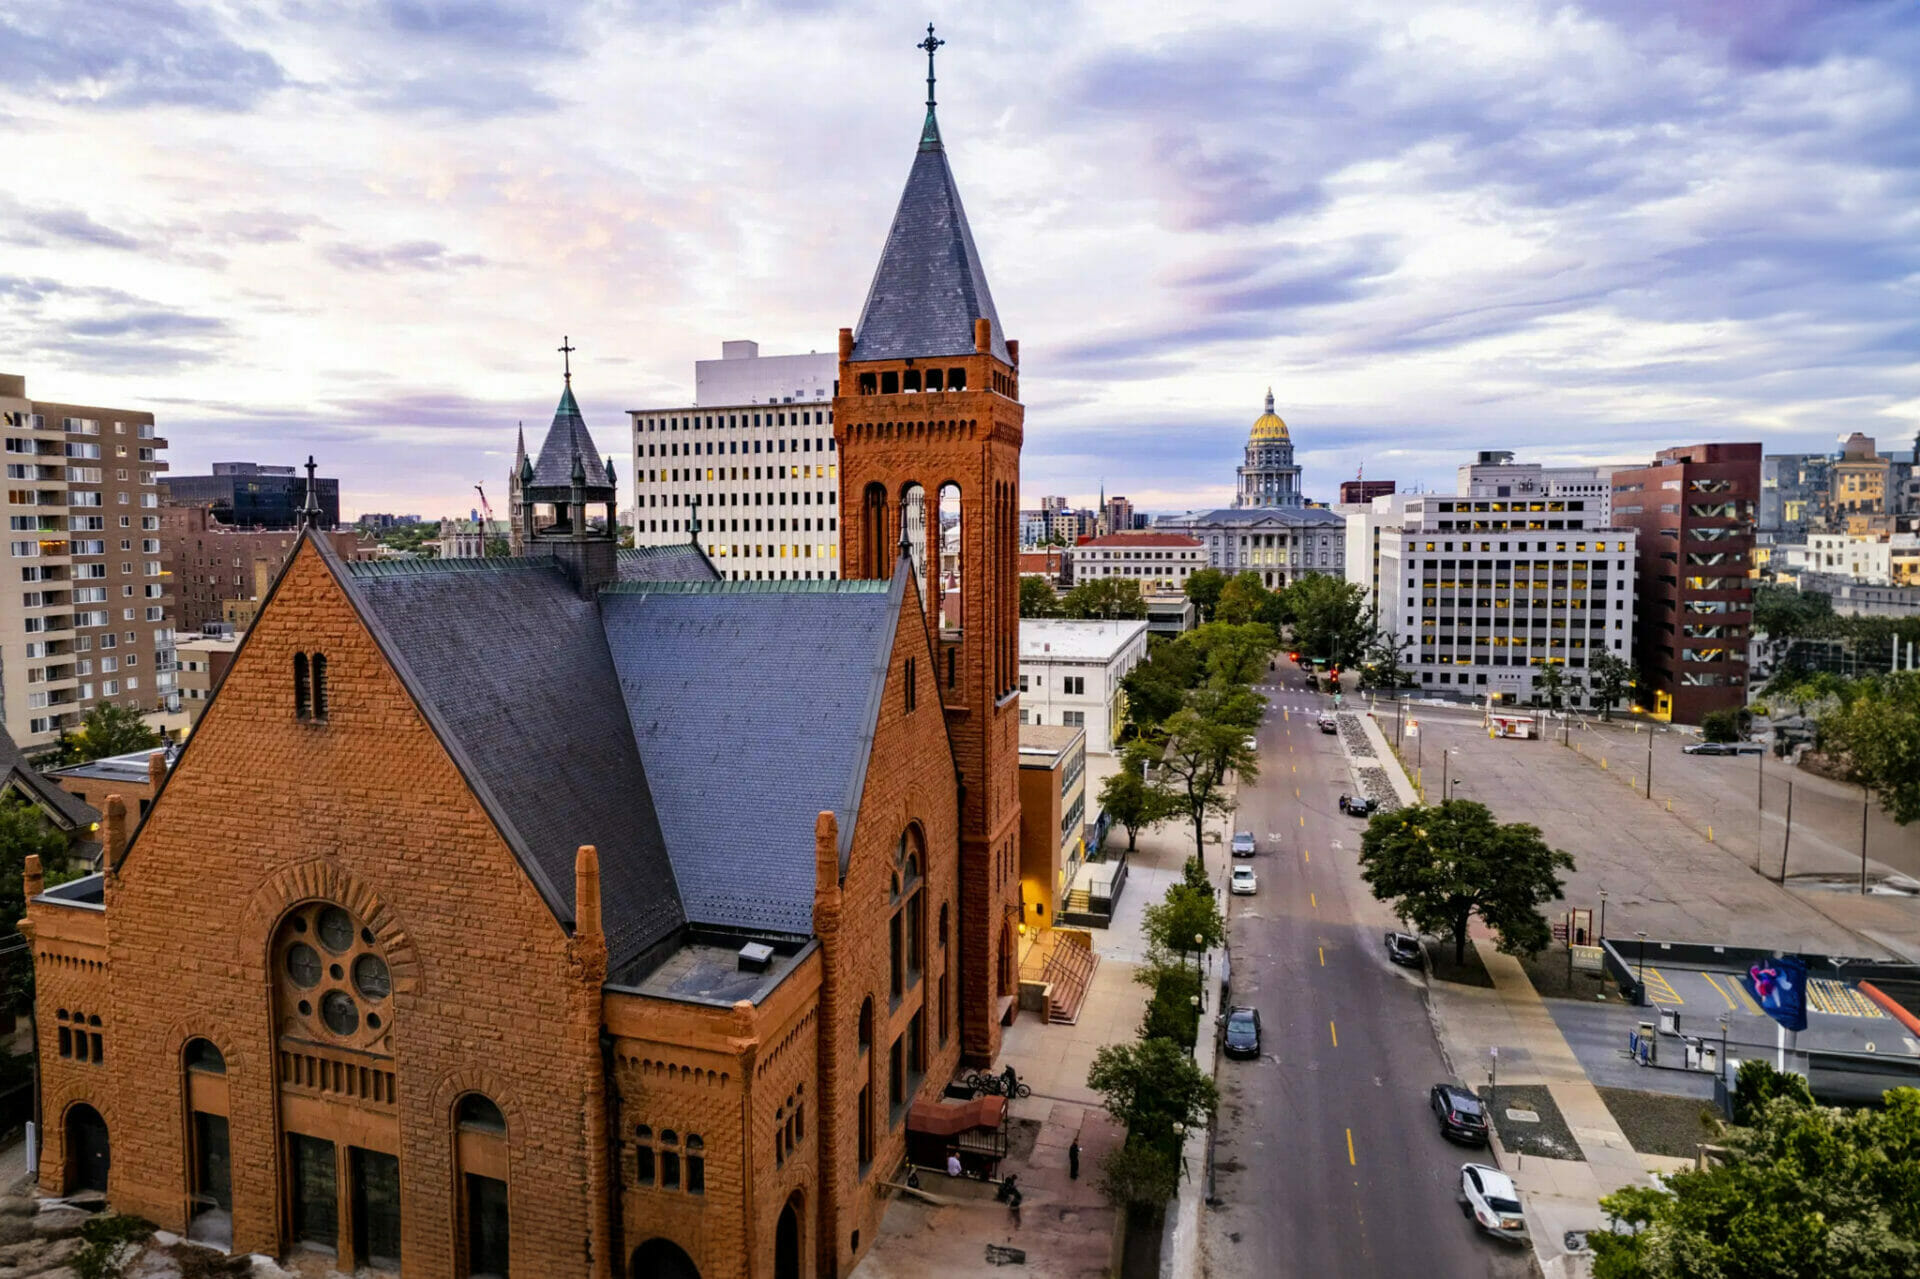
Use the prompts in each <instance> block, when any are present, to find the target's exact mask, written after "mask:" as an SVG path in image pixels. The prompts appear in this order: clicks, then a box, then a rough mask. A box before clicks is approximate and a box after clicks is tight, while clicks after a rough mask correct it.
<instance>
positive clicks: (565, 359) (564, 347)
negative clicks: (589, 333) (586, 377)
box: [556, 333, 580, 386]
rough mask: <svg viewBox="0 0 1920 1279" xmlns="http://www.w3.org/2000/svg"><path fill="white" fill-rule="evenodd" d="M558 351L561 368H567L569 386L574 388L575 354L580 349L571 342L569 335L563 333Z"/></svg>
mask: <svg viewBox="0 0 1920 1279" xmlns="http://www.w3.org/2000/svg"><path fill="white" fill-rule="evenodd" d="M556 349H557V350H558V351H559V352H560V362H561V366H562V367H563V368H565V369H566V372H567V385H568V386H572V385H573V353H574V352H575V351H578V350H579V349H580V348H579V347H577V346H574V345H573V344H572V342H571V340H570V339H569V338H568V337H567V335H566V334H564V333H562V334H561V335H560V345H559V347H558V348H556Z"/></svg>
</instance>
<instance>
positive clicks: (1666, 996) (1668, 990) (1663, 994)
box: [1647, 968, 1687, 1006]
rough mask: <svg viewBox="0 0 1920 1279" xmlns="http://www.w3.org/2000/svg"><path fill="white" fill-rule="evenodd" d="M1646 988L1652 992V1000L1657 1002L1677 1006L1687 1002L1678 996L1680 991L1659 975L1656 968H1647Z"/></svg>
mask: <svg viewBox="0 0 1920 1279" xmlns="http://www.w3.org/2000/svg"><path fill="white" fill-rule="evenodd" d="M1647 989H1648V990H1649V991H1651V992H1653V1002H1655V1003H1658V1004H1673V1005H1675V1006H1678V1005H1680V1004H1684V1003H1686V1002H1687V1001H1686V1000H1684V999H1682V998H1680V992H1679V991H1677V990H1675V989H1674V988H1673V983H1672V982H1670V981H1668V980H1667V979H1666V978H1665V977H1663V976H1661V975H1660V970H1659V969H1658V968H1649V969H1647Z"/></svg>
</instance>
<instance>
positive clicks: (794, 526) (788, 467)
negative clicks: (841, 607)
mask: <svg viewBox="0 0 1920 1279" xmlns="http://www.w3.org/2000/svg"><path fill="white" fill-rule="evenodd" d="M721 350H722V353H723V355H722V358H721V359H718V360H700V361H697V362H696V364H695V367H694V385H695V400H696V402H695V403H694V404H691V405H688V406H686V407H684V408H677V409H633V410H629V412H628V417H629V418H631V419H632V423H633V476H634V510H633V528H634V544H635V545H636V546H666V545H671V544H675V543H681V542H686V541H688V540H689V539H691V538H692V537H693V536H694V527H695V521H696V518H697V521H698V526H699V540H700V544H701V546H702V547H703V548H704V549H705V550H706V553H707V557H708V558H709V559H711V560H712V561H713V564H714V567H715V568H717V569H719V570H720V574H721V576H722V577H725V578H729V579H734V580H758V581H787V580H794V579H798V580H803V581H804V580H809V579H816V578H836V577H838V576H840V572H839V555H840V518H839V517H840V508H839V502H840V485H839V465H838V463H839V458H838V456H837V454H836V452H835V446H834V440H833V399H832V397H833V382H834V377H835V373H836V369H837V360H838V357H837V356H836V355H787V356H761V355H760V354H759V347H758V346H757V345H755V344H754V343H752V342H727V343H723V344H722V346H721Z"/></svg>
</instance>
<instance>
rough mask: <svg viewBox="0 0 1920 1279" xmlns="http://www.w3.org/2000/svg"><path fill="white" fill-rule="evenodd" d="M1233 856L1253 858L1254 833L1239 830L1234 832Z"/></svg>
mask: <svg viewBox="0 0 1920 1279" xmlns="http://www.w3.org/2000/svg"><path fill="white" fill-rule="evenodd" d="M1233 855H1234V856H1235V857H1251V856H1253V832H1252V831H1250V830H1237V831H1235V832H1233Z"/></svg>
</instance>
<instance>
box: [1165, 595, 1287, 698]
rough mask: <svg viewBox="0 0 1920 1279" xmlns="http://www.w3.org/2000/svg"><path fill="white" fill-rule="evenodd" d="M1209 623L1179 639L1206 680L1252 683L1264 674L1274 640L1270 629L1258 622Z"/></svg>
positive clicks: (1223, 609)
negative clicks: (1196, 658) (1201, 668)
mask: <svg viewBox="0 0 1920 1279" xmlns="http://www.w3.org/2000/svg"><path fill="white" fill-rule="evenodd" d="M1225 613H1226V609H1225V607H1224V605H1223V606H1222V608H1221V614H1222V616H1221V620H1219V621H1217V622H1209V623H1207V625H1205V626H1202V627H1200V628H1199V629H1197V630H1192V631H1188V632H1187V633H1186V634H1185V635H1182V636H1181V637H1180V641H1179V642H1180V645H1181V646H1182V647H1183V648H1185V649H1187V650H1188V651H1189V652H1191V653H1193V654H1194V655H1195V656H1197V657H1198V658H1199V659H1200V662H1201V664H1202V666H1203V668H1204V669H1205V671H1206V674H1207V677H1208V678H1209V679H1211V680H1214V681H1217V682H1224V683H1228V684H1251V683H1253V682H1254V681H1255V680H1257V679H1259V678H1260V676H1261V675H1263V674H1265V673H1266V670H1267V663H1268V661H1269V660H1271V658H1272V657H1273V652H1274V649H1275V648H1276V647H1277V641H1276V640H1275V638H1274V633H1273V630H1272V629H1271V628H1270V627H1267V626H1263V625H1261V624H1260V623H1258V622H1249V623H1238V624H1236V623H1233V622H1229V621H1227V620H1226V617H1225Z"/></svg>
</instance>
